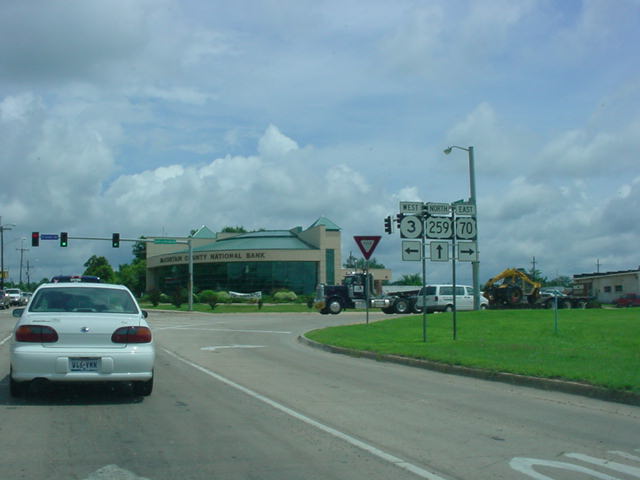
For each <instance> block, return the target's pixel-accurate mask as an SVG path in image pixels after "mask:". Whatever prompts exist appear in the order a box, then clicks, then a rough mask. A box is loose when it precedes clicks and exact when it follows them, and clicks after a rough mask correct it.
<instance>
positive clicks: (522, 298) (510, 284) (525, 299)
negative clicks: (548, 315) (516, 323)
mask: <svg viewBox="0 0 640 480" xmlns="http://www.w3.org/2000/svg"><path fill="white" fill-rule="evenodd" d="M540 287H542V284H541V283H540V282H536V281H533V280H531V279H530V278H529V276H528V275H527V274H526V273H524V271H523V270H521V269H517V268H507V269H506V270H505V271H503V272H501V273H499V274H498V275H496V276H495V277H493V278H490V279H489V281H488V282H487V283H486V284H485V287H484V296H485V297H487V298H488V299H489V304H490V305H495V306H515V305H523V304H525V305H527V304H528V305H533V304H535V303H536V301H537V300H538V298H539V297H540Z"/></svg>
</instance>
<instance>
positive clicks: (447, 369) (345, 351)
mask: <svg viewBox="0 0 640 480" xmlns="http://www.w3.org/2000/svg"><path fill="white" fill-rule="evenodd" d="M298 341H299V342H300V343H303V344H305V345H308V346H310V347H313V348H317V349H320V350H324V351H326V352H331V353H339V354H342V355H349V356H352V357H360V358H368V359H371V360H376V361H379V362H391V363H397V364H400V365H406V366H409V367H417V368H424V369H427V370H434V371H437V372H442V373H449V374H453V375H464V376H467V377H474V378H479V379H482V380H489V381H494V382H502V383H509V384H511V385H518V386H524V387H532V388H538V389H541V390H552V391H556V392H563V393H570V394H573V395H581V396H584V397H589V398H595V399H598V400H605V401H608V402H616V403H624V404H627V405H635V406H640V394H637V393H633V392H626V391H621V390H609V389H607V388H603V387H597V386H594V385H589V384H586V383H579V382H571V381H566V380H559V379H554V378H541V377H530V376H527V375H517V374H513V373H505V372H495V371H491V370H485V369H482V368H472V367H464V366H460V365H450V364H447V363H440V362H434V361H432V360H422V359H418V358H410V357H403V356H400V355H384V354H380V353H376V352H369V351H363V350H353V349H350V348H344V347H336V346H333V345H326V344H323V343H319V342H316V341H314V340H310V339H309V338H307V337H305V336H304V335H300V336H298Z"/></svg>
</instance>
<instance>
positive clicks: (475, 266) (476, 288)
mask: <svg viewBox="0 0 640 480" xmlns="http://www.w3.org/2000/svg"><path fill="white" fill-rule="evenodd" d="M454 148H457V149H459V150H464V151H465V152H467V153H468V154H469V203H471V205H473V206H474V207H475V211H476V250H477V256H476V260H473V261H472V262H471V275H472V279H473V309H474V310H480V248H479V247H478V245H479V242H478V240H477V228H478V207H477V201H476V169H475V160H474V156H473V147H472V146H470V147H468V148H464V147H459V146H457V145H452V146H450V147H448V148H446V149H445V150H444V153H445V155H449V154H450V153H451V150H453V149H454Z"/></svg>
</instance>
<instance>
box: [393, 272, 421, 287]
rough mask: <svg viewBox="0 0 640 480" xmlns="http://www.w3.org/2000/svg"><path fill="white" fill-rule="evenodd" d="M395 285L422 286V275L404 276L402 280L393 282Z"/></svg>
mask: <svg viewBox="0 0 640 480" xmlns="http://www.w3.org/2000/svg"><path fill="white" fill-rule="evenodd" d="M393 284H394V285H422V275H420V274H419V273H412V274H410V275H402V277H400V280H397V281H395V282H393Z"/></svg>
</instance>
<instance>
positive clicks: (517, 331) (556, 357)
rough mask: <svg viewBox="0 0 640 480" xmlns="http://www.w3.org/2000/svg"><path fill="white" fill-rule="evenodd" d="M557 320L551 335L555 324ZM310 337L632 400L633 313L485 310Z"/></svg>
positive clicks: (636, 380) (637, 345) (635, 366)
mask: <svg viewBox="0 0 640 480" xmlns="http://www.w3.org/2000/svg"><path fill="white" fill-rule="evenodd" d="M556 318H557V332H556V328H555V325H556V323H555V319H556ZM452 323H453V314H451V313H440V314H429V315H428V316H427V328H426V334H427V341H426V342H424V341H423V321H422V315H415V316H409V317H392V318H390V319H388V320H383V321H380V322H374V323H370V324H368V325H366V324H357V325H348V326H341V327H330V328H326V329H322V330H315V331H313V332H310V333H308V334H307V335H306V336H307V337H308V338H309V339H311V340H315V341H317V342H320V343H324V344H328V345H334V346H339V347H346V348H352V349H356V350H365V351H370V352H375V353H379V354H394V355H402V356H407V357H413V358H420V359H428V360H434V361H438V362H443V363H448V364H453V365H464V366H468V367H477V368H484V369H488V370H492V371H501V372H509V373H516V374H521V375H531V376H537V377H546V378H561V379H566V380H572V381H578V382H585V383H589V384H592V385H598V386H602V387H606V388H609V389H614V390H622V391H631V392H634V393H640V309H624V310H613V309H587V310H559V311H558V312H557V317H555V316H554V312H553V311H552V310H487V311H480V312H458V313H457V321H456V324H457V339H456V340H453V328H452Z"/></svg>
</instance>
